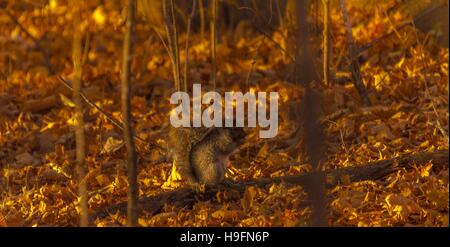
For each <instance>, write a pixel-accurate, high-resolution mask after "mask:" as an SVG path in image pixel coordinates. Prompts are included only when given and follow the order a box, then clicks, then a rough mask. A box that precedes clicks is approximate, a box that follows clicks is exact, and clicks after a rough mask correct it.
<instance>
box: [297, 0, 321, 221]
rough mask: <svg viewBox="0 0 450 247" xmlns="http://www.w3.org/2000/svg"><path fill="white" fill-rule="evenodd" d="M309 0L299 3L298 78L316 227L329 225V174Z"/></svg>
mask: <svg viewBox="0 0 450 247" xmlns="http://www.w3.org/2000/svg"><path fill="white" fill-rule="evenodd" d="M308 6H309V1H308V0H301V1H297V2H296V8H295V9H296V15H297V21H296V22H297V29H298V30H297V47H298V51H297V52H296V61H297V62H298V65H297V66H298V67H297V80H301V81H302V82H303V85H304V88H305V95H304V99H303V102H302V107H301V110H302V115H303V119H302V121H303V122H302V126H303V135H304V139H305V147H306V152H307V154H308V157H309V163H310V164H311V166H312V167H313V172H312V174H311V179H310V180H309V181H308V183H307V185H306V190H307V191H308V195H309V197H310V198H311V202H312V208H313V211H312V215H311V225H312V226H326V225H327V211H326V202H325V199H326V197H325V177H324V175H323V173H322V172H321V171H320V170H319V162H320V159H321V158H322V156H323V154H322V146H323V140H322V139H323V133H322V129H321V126H320V124H319V123H318V116H317V111H316V110H315V109H314V108H316V109H317V105H318V102H317V95H314V94H313V91H312V90H311V88H310V83H311V81H313V80H314V79H315V75H316V73H315V72H314V71H315V67H314V59H313V55H312V52H311V48H310V44H309V38H310V34H309V33H310V32H309V29H308V23H307V15H308Z"/></svg>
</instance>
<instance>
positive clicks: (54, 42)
mask: <svg viewBox="0 0 450 247" xmlns="http://www.w3.org/2000/svg"><path fill="white" fill-rule="evenodd" d="M13 2H14V1H13ZM93 2H95V1H93ZM349 2H350V1H349ZM392 2H394V1H384V3H382V4H379V5H378V8H379V9H383V8H384V9H386V8H387V7H388V6H389V4H392ZM50 3H51V4H50V5H48V6H47V5H46V6H44V8H42V9H39V8H37V7H35V6H28V5H27V6H21V7H17V6H16V7H15V9H14V8H13V10H11V14H12V15H13V16H15V18H17V20H18V21H19V23H20V24H21V26H22V27H24V28H25V29H26V30H27V31H28V32H29V33H30V34H31V35H32V36H34V37H37V38H38V40H39V45H36V42H34V41H33V40H32V39H31V38H30V37H29V36H27V34H25V32H24V30H21V28H20V26H18V25H17V24H15V23H14V22H12V21H11V18H9V17H8V16H7V15H4V14H3V13H1V14H0V27H1V28H0V47H1V48H0V58H1V59H0V64H1V66H0V68H1V71H0V72H1V74H0V226H44V225H47V226H48V225H51V226H76V225H77V224H78V217H79V216H78V209H77V201H78V199H79V197H78V196H77V183H76V178H75V172H74V159H75V137H74V126H75V124H76V121H75V119H74V108H73V102H71V100H70V99H71V95H72V92H71V91H70V90H68V89H67V88H66V87H64V85H62V84H61V83H60V82H59V80H58V75H62V76H64V77H65V78H68V80H69V79H70V78H71V73H72V71H73V65H72V62H71V61H72V58H71V54H72V40H73V31H72V30H73V24H72V20H73V13H72V12H71V11H72V10H71V8H68V7H67V5H58V4H57V2H56V1H50ZM350 4H351V3H350ZM21 5H26V4H21ZM85 8H86V11H84V12H83V14H84V15H86V16H85V18H83V22H82V26H83V28H84V30H86V31H89V33H90V38H89V42H86V44H88V45H87V46H86V45H85V47H87V48H86V49H85V53H84V54H85V63H84V65H83V76H82V80H83V83H84V85H83V87H84V92H85V94H86V96H87V97H88V98H89V99H90V100H91V101H93V102H95V103H96V104H97V105H99V106H101V107H102V108H103V109H104V110H105V111H106V112H108V113H109V114H111V115H112V116H114V117H115V118H117V119H121V106H120V68H121V55H122V51H121V50H122V42H123V33H124V29H125V27H124V14H123V13H122V12H121V11H120V10H117V9H114V8H113V7H112V6H109V4H108V3H106V4H105V5H104V6H101V7H96V6H95V4H92V5H87V6H85ZM379 9H370V8H363V7H358V6H352V5H349V14H350V18H351V20H352V23H353V25H354V28H353V35H354V37H355V40H356V43H357V44H358V45H364V44H369V43H370V42H372V41H373V40H376V39H377V38H378V37H381V36H383V35H384V34H386V33H391V32H396V33H398V35H397V34H394V35H391V36H390V37H389V38H385V39H382V40H380V41H378V42H376V43H374V44H373V45H372V46H371V47H370V48H369V49H367V50H366V51H364V52H363V53H362V54H361V59H360V60H361V61H360V62H361V72H362V75H363V81H364V83H365V85H366V87H367V89H368V92H369V96H370V99H371V100H372V102H373V106H371V107H365V106H363V105H362V104H361V102H360V99H359V96H358V94H357V92H356V90H355V89H354V87H353V84H352V83H351V79H350V77H349V76H348V75H349V71H348V69H347V65H348V62H347V59H346V55H345V54H346V41H345V28H344V24H343V21H342V18H341V16H340V14H339V12H338V11H337V10H336V11H332V13H331V24H332V25H331V29H332V32H333V35H332V37H333V39H332V44H333V49H332V51H333V57H332V60H331V61H332V63H331V65H332V72H333V74H334V75H336V76H337V77H339V78H344V80H342V79H340V81H338V80H332V84H331V85H329V86H325V85H323V84H322V83H314V86H313V88H314V89H315V90H316V91H317V92H318V94H319V95H320V96H321V98H322V99H323V100H322V102H321V109H322V112H321V115H322V123H323V126H324V130H325V133H326V154H324V157H323V159H322V163H321V164H322V167H323V169H326V170H329V169H336V168H343V167H352V166H362V165H365V164H367V163H369V162H371V161H377V160H386V159H391V158H394V157H397V156H400V155H413V154H417V153H421V152H429V151H435V150H448V145H449V144H448V118H449V114H448V86H449V84H448V49H447V48H442V47H440V46H439V45H437V43H436V42H434V40H433V38H432V37H429V36H427V35H426V34H424V33H422V32H420V31H418V30H416V29H414V28H413V27H411V26H407V27H404V28H402V29H400V30H395V31H394V27H393V25H392V23H401V22H402V21H404V20H405V19H406V18H407V17H406V16H402V15H401V14H398V15H395V18H396V19H395V20H389V19H388V18H386V17H385V16H384V15H383V13H382V11H379ZM86 33H87V32H85V35H84V36H83V38H84V40H87V39H86ZM268 35H269V37H268V36H267V35H264V34H262V33H260V32H256V31H254V30H253V31H252V30H251V29H248V30H245V32H244V31H242V32H223V34H222V36H221V38H220V39H219V44H218V47H217V68H218V74H217V80H218V85H225V88H226V90H227V91H231V90H235V91H237V90H243V89H244V88H245V87H244V86H245V85H246V84H248V85H249V87H250V88H251V90H255V91H278V92H279V93H280V110H279V111H280V121H279V123H280V126H279V132H278V135H277V137H275V138H273V139H270V140H263V139H259V138H258V130H257V129H250V130H248V133H247V134H248V136H247V139H246V146H245V147H244V148H242V149H240V152H238V153H237V154H235V155H234V156H233V157H231V159H230V162H229V164H228V167H229V168H228V171H227V174H226V176H227V178H228V179H232V180H234V181H241V180H248V179H255V178H264V177H278V176H285V175H296V174H302V173H307V172H309V171H311V167H310V165H309V164H308V163H307V159H306V158H305V153H304V151H303V148H302V137H301V136H299V135H296V133H297V132H296V130H297V129H298V127H299V126H298V123H297V122H296V121H295V119H294V118H293V114H292V113H293V112H295V111H297V110H298V109H299V104H301V99H302V92H303V91H302V88H301V86H299V85H298V84H296V83H295V82H294V81H292V72H293V70H292V68H293V63H292V61H290V59H289V57H288V56H287V55H286V54H284V53H283V51H282V50H281V49H280V48H279V46H282V47H285V48H286V49H288V50H289V38H288V37H289V35H290V33H289V32H286V31H285V30H284V29H282V28H277V30H276V31H275V32H273V33H270V34H268ZM205 36H206V35H205ZM208 40H209V39H208V38H204V39H201V37H200V34H198V33H192V34H191V37H190V44H191V45H190V48H189V57H190V64H189V68H190V69H189V75H190V78H191V81H192V82H203V83H206V82H208V81H209V77H210V71H211V59H210V48H209V47H210V44H209V41H208ZM317 40H318V43H319V45H317V46H318V47H320V35H318V38H317ZM184 42H185V36H184V35H181V36H180V44H183V45H181V46H180V47H182V49H181V61H184V57H185V50H184ZM39 47H42V48H43V49H45V50H48V51H49V52H48V54H47V55H46V54H43V52H42V49H41V48H39ZM46 57H47V58H49V59H48V60H49V62H50V64H51V66H52V70H54V71H56V74H51V73H50V71H49V69H48V67H47V66H46V62H45V61H46ZM320 61H321V57H320V56H319V57H318V58H317V68H318V71H320V70H321V65H320V63H321V62H320ZM132 74H133V78H134V81H133V98H132V114H133V118H134V121H135V131H136V134H137V135H138V136H139V137H140V138H141V139H144V140H146V141H147V142H148V143H157V144H158V145H160V146H164V145H165V140H164V137H163V135H162V134H161V131H164V126H167V124H168V112H169V111H170V107H171V105H170V104H169V96H170V93H171V92H172V89H173V83H172V80H171V63H170V60H169V57H168V55H167V53H166V51H165V49H164V47H163V45H162V44H161V42H160V40H159V38H158V36H156V35H155V34H154V33H153V32H152V31H151V29H150V28H149V27H148V25H146V24H145V23H144V22H139V23H138V24H137V26H136V38H135V40H134V48H133V59H132ZM248 78H249V79H248ZM86 108H87V109H88V110H87V112H86V114H85V121H86V125H85V130H86V136H87V143H88V147H87V159H86V163H87V166H88V175H87V177H86V181H87V184H88V191H89V210H90V212H91V213H93V212H96V211H97V210H100V209H102V208H104V207H108V206H109V205H114V204H115V203H120V202H124V201H126V198H127V188H128V186H127V177H126V161H125V160H126V159H125V155H126V150H125V147H124V146H123V143H122V139H121V137H122V133H121V131H120V130H119V129H117V128H116V127H115V126H114V125H113V124H112V123H111V122H110V121H109V120H108V119H107V118H106V117H105V116H104V115H103V114H101V113H100V112H99V111H97V110H95V109H91V108H88V106H87V105H86ZM137 147H138V157H139V175H138V182H139V195H140V196H141V197H145V196H152V195H157V194H159V193H161V192H163V191H167V190H170V189H163V188H162V186H163V184H164V183H165V182H166V181H167V179H168V178H169V176H170V172H171V167H172V164H171V163H170V162H156V164H155V161H157V160H160V159H161V158H162V157H163V156H164V152H163V153H160V152H158V151H157V150H148V149H146V148H145V145H143V143H141V142H137ZM412 165H413V166H414V167H415V168H414V169H400V170H398V172H396V173H393V174H391V175H389V176H387V177H384V178H382V179H378V180H366V181H359V182H348V183H341V184H339V185H337V186H335V187H333V188H331V189H329V190H328V191H327V194H328V197H329V199H330V201H329V207H328V208H329V210H328V212H329V224H330V225H332V226H448V224H449V219H448V213H449V170H448V165H447V168H441V169H434V166H433V161H431V160H430V161H429V162H426V163H418V164H412ZM344 180H345V179H344ZM307 200H308V197H307V194H306V192H305V191H304V190H303V188H302V186H300V185H290V184H287V183H281V184H271V185H268V186H262V187H258V186H250V187H248V188H247V189H246V190H245V192H244V193H243V195H241V194H239V193H237V192H234V191H233V190H228V191H220V192H218V193H217V195H216V196H215V197H213V198H210V199H208V200H199V201H198V202H196V203H195V204H194V205H193V206H192V207H179V206H174V205H165V206H164V208H163V209H162V210H161V211H160V212H158V213H157V214H150V213H147V212H145V210H144V211H143V212H142V213H141V214H140V215H139V224H140V225H141V226H306V225H308V219H309V216H310V213H311V208H310V207H307V206H305V204H304V202H305V201H307ZM125 223H126V215H125V214H123V213H121V212H117V213H116V212H111V214H110V215H108V216H106V217H102V218H97V219H95V220H93V221H92V222H91V224H92V225H95V226H121V225H125Z"/></svg>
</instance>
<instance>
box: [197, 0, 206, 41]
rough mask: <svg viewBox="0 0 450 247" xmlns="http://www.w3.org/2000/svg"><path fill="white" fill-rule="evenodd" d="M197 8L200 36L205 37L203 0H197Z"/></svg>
mask: <svg viewBox="0 0 450 247" xmlns="http://www.w3.org/2000/svg"><path fill="white" fill-rule="evenodd" d="M198 8H199V12H200V38H201V39H202V40H203V39H204V38H205V7H204V6H203V0H199V1H198Z"/></svg>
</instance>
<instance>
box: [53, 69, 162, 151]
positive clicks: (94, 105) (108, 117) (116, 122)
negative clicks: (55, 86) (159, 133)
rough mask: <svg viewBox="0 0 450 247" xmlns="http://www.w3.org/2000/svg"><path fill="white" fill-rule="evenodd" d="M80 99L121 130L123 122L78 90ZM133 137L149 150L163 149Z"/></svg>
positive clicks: (61, 79)
mask: <svg viewBox="0 0 450 247" xmlns="http://www.w3.org/2000/svg"><path fill="white" fill-rule="evenodd" d="M58 80H59V82H60V83H61V84H63V85H64V86H65V87H67V88H68V89H69V90H70V91H73V88H72V86H71V85H70V84H69V82H68V81H67V80H66V79H64V78H63V77H62V76H58ZM79 94H80V96H81V99H83V100H84V102H86V104H88V105H89V106H90V107H91V108H94V109H96V110H97V111H98V112H100V113H101V114H102V115H103V116H104V117H105V118H106V119H107V120H108V121H109V122H111V123H112V124H113V125H114V126H115V127H116V128H118V129H119V130H121V131H123V123H122V122H121V121H119V120H117V119H115V118H114V117H113V116H111V115H110V114H108V113H107V112H106V111H105V110H103V109H102V108H101V107H100V106H98V105H97V104H95V103H94V102H92V101H91V100H90V99H89V98H88V97H87V96H86V95H85V94H84V93H83V92H82V91H80V92H79ZM133 137H134V139H135V140H137V141H139V142H140V143H142V144H144V145H145V146H146V149H147V150H150V149H151V148H156V149H160V150H164V148H163V147H161V146H159V145H156V144H154V143H151V144H148V141H146V140H144V139H142V138H140V137H139V136H137V135H133Z"/></svg>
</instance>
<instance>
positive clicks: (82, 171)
mask: <svg viewBox="0 0 450 247" xmlns="http://www.w3.org/2000/svg"><path fill="white" fill-rule="evenodd" d="M75 6H76V9H77V10H76V11H75V23H74V24H75V25H74V26H75V31H74V35H73V53H72V60H73V68H74V83H73V92H72V97H73V101H74V103H75V115H76V119H77V124H76V128H75V141H76V171H77V178H78V196H79V197H80V199H79V204H78V205H79V207H80V226H81V227H86V226H88V225H89V215H88V198H87V184H86V163H85V160H86V137H85V133H84V118H83V110H84V109H83V102H82V99H81V97H80V91H81V73H82V68H81V66H82V53H81V30H80V21H81V18H80V14H81V12H80V9H79V6H78V5H77V4H75Z"/></svg>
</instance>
